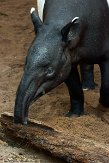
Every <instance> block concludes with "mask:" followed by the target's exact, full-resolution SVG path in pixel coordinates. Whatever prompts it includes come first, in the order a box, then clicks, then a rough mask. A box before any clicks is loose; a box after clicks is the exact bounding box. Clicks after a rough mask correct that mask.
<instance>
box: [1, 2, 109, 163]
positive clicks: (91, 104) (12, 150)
mask: <svg viewBox="0 0 109 163" xmlns="http://www.w3.org/2000/svg"><path fill="white" fill-rule="evenodd" d="M33 6H36V2H35V0H31V1H30V0H26V1H22V0H19V1H16V0H10V1H7V0H0V113H3V112H6V111H8V112H13V108H14V101H15V93H16V89H17V87H18V83H19V81H20V78H21V76H22V73H23V67H24V60H25V56H26V52H27V49H28V47H29V45H30V43H31V41H32V39H33V37H34V31H33V26H32V23H31V19H30V14H29V11H30V8H31V7H33ZM95 81H96V83H97V84H98V87H97V88H96V89H95V90H94V91H86V92H85V113H86V114H85V115H84V116H83V118H80V119H78V120H76V121H75V123H77V132H79V133H80V132H83V131H84V124H85V123H86V126H85V127H86V128H85V131H86V134H84V135H85V136H86V137H88V136H89V135H90V137H91V138H93V139H94V140H97V141H100V142H105V143H106V144H108V143H109V125H108V122H109V121H108V116H109V113H105V112H104V111H102V110H103V108H102V107H101V106H100V105H98V99H99V87H100V74H99V68H98V66H95ZM69 108H70V103H69V95H68V91H67V89H66V86H65V85H64V84H61V85H60V86H59V87H57V88H56V89H54V90H52V91H51V92H49V93H48V94H47V95H45V96H43V97H42V98H40V99H39V100H38V101H37V102H35V103H34V104H33V105H32V106H31V108H30V111H29V117H31V118H34V119H37V120H44V121H49V122H50V120H51V124H52V123H53V125H57V126H58V125H59V124H57V123H56V122H57V121H56V120H57V118H59V121H60V125H62V124H63V127H64V128H66V127H67V122H68V119H67V120H66V121H63V119H62V117H64V115H65V114H66V113H67V111H68V110H69ZM100 108H101V109H100ZM53 119H54V121H53ZM64 119H65V118H64ZM70 122H71V123H72V122H73V120H71V119H70ZM82 125H83V126H82ZM78 126H79V127H78ZM58 127H60V128H61V127H62V126H58ZM69 134H70V132H69ZM3 136H4V135H3V132H2V129H1V127H0V138H2V137H3ZM3 160H5V161H7V162H11V161H12V160H19V161H20V162H23V161H24V162H36V163H40V162H41V163H58V162H59V163H61V162H62V163H64V161H62V160H57V159H54V158H52V157H51V156H50V155H48V154H45V153H43V152H41V151H39V150H33V149H32V148H29V147H28V145H25V146H24V147H23V146H22V143H20V144H19V143H15V142H11V141H10V140H8V139H4V140H3V141H2V140H1V141H0V161H3ZM17 162H18V161H17Z"/></svg>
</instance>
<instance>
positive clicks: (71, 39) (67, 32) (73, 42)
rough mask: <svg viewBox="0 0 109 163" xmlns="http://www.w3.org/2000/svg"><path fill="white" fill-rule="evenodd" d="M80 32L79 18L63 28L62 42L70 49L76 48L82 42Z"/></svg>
mask: <svg viewBox="0 0 109 163" xmlns="http://www.w3.org/2000/svg"><path fill="white" fill-rule="evenodd" d="M80 31H81V29H80V22H79V17H75V18H74V19H73V20H72V21H71V22H70V23H68V24H67V25H66V26H65V27H63V28H62V30H61V34H62V41H64V42H65V43H66V44H67V45H68V47H69V48H70V49H72V48H75V47H76V46H77V44H78V43H79V41H80V33H81V32H80Z"/></svg>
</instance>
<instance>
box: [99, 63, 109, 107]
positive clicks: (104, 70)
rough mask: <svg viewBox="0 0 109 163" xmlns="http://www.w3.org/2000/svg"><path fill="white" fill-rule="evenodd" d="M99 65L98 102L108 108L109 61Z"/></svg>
mask: <svg viewBox="0 0 109 163" xmlns="http://www.w3.org/2000/svg"><path fill="white" fill-rule="evenodd" d="M99 65H100V70H101V89H100V100H99V102H100V103H101V104H102V105H103V106H104V107H109V60H108V61H105V62H103V63H101V64H99Z"/></svg>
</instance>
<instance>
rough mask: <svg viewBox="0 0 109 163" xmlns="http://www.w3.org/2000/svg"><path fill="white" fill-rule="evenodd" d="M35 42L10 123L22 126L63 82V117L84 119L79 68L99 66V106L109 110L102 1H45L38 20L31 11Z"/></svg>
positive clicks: (106, 10) (108, 51) (108, 18)
mask: <svg viewBox="0 0 109 163" xmlns="http://www.w3.org/2000/svg"><path fill="white" fill-rule="evenodd" d="M31 18H32V22H33V25H34V30H35V34H36V36H35V38H34V40H33V42H32V44H31V46H30V48H29V50H28V54H27V57H26V62H25V68H24V74H23V76H22V79H21V82H20V84H19V87H18V90H17V93H16V100H15V108H14V122H15V123H21V124H27V118H28V108H29V106H30V105H31V104H32V103H33V102H34V101H36V100H37V99H38V98H39V97H41V96H42V95H44V94H46V93H47V92H49V91H50V90H52V89H53V88H55V87H56V86H58V85H59V84H61V83H63V82H65V83H66V85H67V87H68V90H69V95H70V102H71V107H70V109H69V112H68V113H67V114H66V116H68V117H73V115H76V116H81V115H83V114H84V94H83V90H82V84H81V82H80V77H79V73H78V67H77V66H78V64H98V65H99V66H100V70H101V88H100V98H99V102H100V103H101V104H102V105H103V106H104V107H109V4H108V1H107V0H45V4H44V10H43V21H42V20H41V19H40V17H39V15H38V13H37V11H35V8H32V9H31Z"/></svg>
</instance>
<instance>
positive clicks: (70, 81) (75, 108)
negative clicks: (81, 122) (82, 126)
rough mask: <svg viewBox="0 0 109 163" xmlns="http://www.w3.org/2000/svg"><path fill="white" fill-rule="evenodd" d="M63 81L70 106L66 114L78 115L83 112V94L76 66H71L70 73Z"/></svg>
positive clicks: (69, 115)
mask: <svg viewBox="0 0 109 163" xmlns="http://www.w3.org/2000/svg"><path fill="white" fill-rule="evenodd" d="M65 83H66V85H67V87H68V90H69V94H70V102H71V108H70V110H69V112H68V113H67V115H66V116H68V117H72V116H73V115H77V116H80V115H82V114H83V113H84V94H83V90H82V84H81V82H80V77H79V73H78V70H77V67H76V66H72V70H71V73H70V75H69V76H68V78H67V80H66V82H65Z"/></svg>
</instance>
